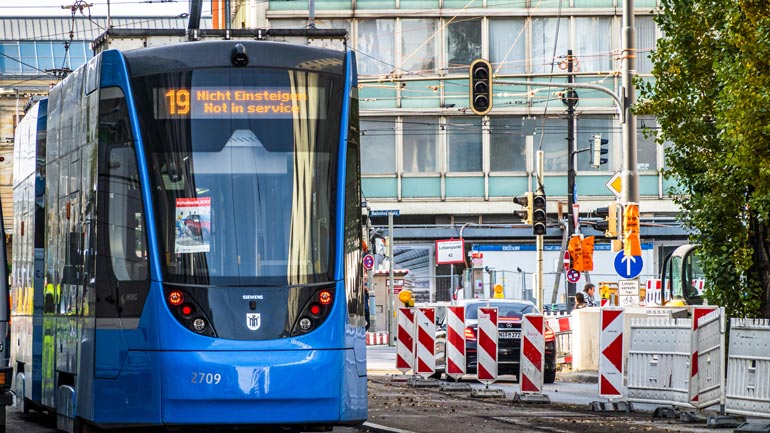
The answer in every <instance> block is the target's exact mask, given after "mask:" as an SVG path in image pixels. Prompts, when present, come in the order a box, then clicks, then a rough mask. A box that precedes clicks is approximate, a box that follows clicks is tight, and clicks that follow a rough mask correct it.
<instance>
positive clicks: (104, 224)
mask: <svg viewBox="0 0 770 433" xmlns="http://www.w3.org/2000/svg"><path fill="white" fill-rule="evenodd" d="M99 194H100V198H101V200H100V202H99V209H98V219H99V224H98V228H99V232H100V233H101V235H100V236H97V242H99V244H100V246H99V248H98V251H99V252H104V253H103V254H105V255H106V257H101V258H100V259H101V260H99V262H97V269H96V272H97V275H98V277H97V280H98V282H100V283H101V284H98V285H97V291H102V292H104V293H101V295H102V296H98V297H99V298H101V299H102V300H104V301H106V302H107V303H108V304H110V305H102V307H103V308H105V307H106V308H107V309H108V310H112V311H115V312H117V313H118V314H119V315H120V316H122V317H127V316H128V317H132V316H138V315H139V314H141V310H142V308H143V306H144V300H145V298H146V296H147V290H148V289H149V286H148V282H149V281H148V277H149V271H148V257H147V254H148V253H147V240H146V234H145V228H144V227H145V223H144V206H143V203H142V196H141V188H140V183H139V170H138V167H137V162H136V151H135V148H134V144H133V135H132V133H131V124H130V121H129V115H128V109H127V105H126V99H125V97H124V96H123V92H122V91H121V90H120V89H119V88H107V89H102V94H101V98H100V105H99ZM98 307H99V306H98V305H97V311H98V310H99V308H98Z"/></svg>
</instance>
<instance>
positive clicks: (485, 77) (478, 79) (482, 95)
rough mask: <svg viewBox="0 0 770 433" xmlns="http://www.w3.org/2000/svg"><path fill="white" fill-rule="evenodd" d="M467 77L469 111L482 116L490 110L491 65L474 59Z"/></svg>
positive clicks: (482, 60)
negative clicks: (468, 81) (468, 80)
mask: <svg viewBox="0 0 770 433" xmlns="http://www.w3.org/2000/svg"><path fill="white" fill-rule="evenodd" d="M468 76H469V79H470V83H469V86H470V89H469V92H468V93H469V94H470V105H471V111H473V112H474V113H475V114H478V115H480V116H483V115H484V114H487V113H489V111H490V110H492V65H490V64H489V62H488V61H486V60H484V59H476V60H474V61H473V62H472V63H471V66H470V69H469V71H468Z"/></svg>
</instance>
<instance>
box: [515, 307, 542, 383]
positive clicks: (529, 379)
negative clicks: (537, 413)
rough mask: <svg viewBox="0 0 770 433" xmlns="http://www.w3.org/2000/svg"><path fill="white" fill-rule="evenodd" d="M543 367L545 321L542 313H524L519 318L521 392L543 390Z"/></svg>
mask: <svg viewBox="0 0 770 433" xmlns="http://www.w3.org/2000/svg"><path fill="white" fill-rule="evenodd" d="M544 368H545V321H544V320H543V315H542V314H525V315H524V317H522V319H521V356H520V357H519V386H520V387H521V392H522V393H538V394H541V393H542V392H543V369H544Z"/></svg>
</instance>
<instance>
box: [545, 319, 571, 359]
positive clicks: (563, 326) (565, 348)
mask: <svg viewBox="0 0 770 433" xmlns="http://www.w3.org/2000/svg"><path fill="white" fill-rule="evenodd" d="M545 323H546V324H547V325H548V327H549V328H551V331H553V334H554V338H555V339H556V345H555V346H556V364H572V316H570V315H566V314H556V315H546V316H545Z"/></svg>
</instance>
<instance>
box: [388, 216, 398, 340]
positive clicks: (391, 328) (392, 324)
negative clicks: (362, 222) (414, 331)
mask: <svg viewBox="0 0 770 433" xmlns="http://www.w3.org/2000/svg"><path fill="white" fill-rule="evenodd" d="M388 258H389V259H390V260H388V262H389V264H388V282H389V285H388V332H389V333H390V334H389V335H390V338H388V346H390V347H394V346H395V345H396V335H397V334H396V307H395V305H394V304H395V299H393V296H394V294H393V293H394V292H395V290H394V289H395V288H396V284H395V279H394V278H393V213H392V212H388Z"/></svg>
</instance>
